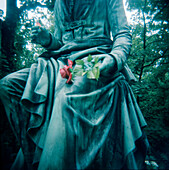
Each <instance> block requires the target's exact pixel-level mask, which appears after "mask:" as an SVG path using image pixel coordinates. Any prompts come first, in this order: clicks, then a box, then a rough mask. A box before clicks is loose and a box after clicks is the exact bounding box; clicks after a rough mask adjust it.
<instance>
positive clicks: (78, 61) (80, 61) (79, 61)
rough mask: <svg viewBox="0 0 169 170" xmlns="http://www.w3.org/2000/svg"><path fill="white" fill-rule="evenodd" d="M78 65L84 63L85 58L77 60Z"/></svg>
mask: <svg viewBox="0 0 169 170" xmlns="http://www.w3.org/2000/svg"><path fill="white" fill-rule="evenodd" d="M75 62H76V64H77V65H84V61H83V60H76V61H75Z"/></svg>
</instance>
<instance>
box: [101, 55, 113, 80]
mask: <svg viewBox="0 0 169 170" xmlns="http://www.w3.org/2000/svg"><path fill="white" fill-rule="evenodd" d="M99 59H100V60H101V61H102V62H101V65H100V66H99V68H100V74H101V75H103V76H105V77H109V76H110V75H112V74H114V72H115V71H116V60H115V59H114V57H113V56H111V55H109V54H101V55H100V57H99Z"/></svg>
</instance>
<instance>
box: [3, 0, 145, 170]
mask: <svg viewBox="0 0 169 170" xmlns="http://www.w3.org/2000/svg"><path fill="white" fill-rule="evenodd" d="M68 2H69V3H68ZM56 4H57V5H55V15H56V16H57V17H56V26H55V33H54V35H53V36H52V42H51V44H50V45H49V46H48V47H46V49H47V50H48V52H46V53H44V54H42V55H41V56H40V57H39V58H38V61H37V63H34V64H32V66H31V67H30V68H28V69H23V70H20V71H18V72H15V73H12V74H10V75H8V76H7V77H5V78H4V79H2V80H1V87H2V90H1V98H2V101H3V102H4V105H5V109H6V112H7V116H8V118H9V121H10V124H11V126H12V128H13V130H14V132H15V135H16V137H17V138H18V141H19V142H20V145H21V150H20V151H19V153H18V156H17V159H16V161H15V163H14V165H13V168H14V169H19V168H20V167H22V168H23V167H24V168H25V166H27V167H28V169H33V167H34V168H35V167H36V168H37V167H38V168H39V169H40V170H41V169H42V170H44V169H54V170H55V169H85V168H91V169H92V168H95V169H98V168H100V169H103V168H104V169H121V168H125V169H128V168H129V169H137V168H141V167H142V165H143V162H144V157H145V154H146V151H147V147H148V142H147V139H146V137H145V135H144V134H143V132H142V128H143V127H145V126H146V122H145V120H144V118H143V116H142V113H141V111H140V109H139V107H138V105H137V103H136V100H135V98H134V95H133V93H132V90H131V88H130V86H129V84H128V83H127V81H126V80H128V81H130V80H134V79H135V78H134V76H133V75H132V73H131V71H130V69H129V68H128V66H127V64H126V59H127V55H128V54H129V52H130V47H131V35H130V33H129V28H128V26H127V22H126V17H125V13H124V9H123V4H122V0H76V1H72V0H71V1H66V0H56ZM110 32H111V34H110ZM111 39H113V41H112V40H111ZM89 54H91V55H92V56H95V55H97V54H99V55H100V54H102V55H104V54H109V55H110V56H111V57H114V59H115V61H116V65H115V68H114V71H113V72H112V73H111V75H110V74H108V75H107V76H102V75H101V76H100V79H99V80H98V81H97V80H91V79H90V80H89V79H87V78H86V76H83V77H75V79H74V82H73V83H72V84H66V79H63V78H62V77H61V75H60V73H59V69H61V68H63V66H64V65H67V59H70V60H72V61H75V60H76V59H83V60H84V61H85V59H86V58H87V57H88V55H89ZM23 162H24V164H23Z"/></svg>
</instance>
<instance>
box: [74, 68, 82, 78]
mask: <svg viewBox="0 0 169 170" xmlns="http://www.w3.org/2000/svg"><path fill="white" fill-rule="evenodd" d="M83 73H84V72H83V70H82V69H81V70H79V71H78V72H75V73H74V74H73V75H74V76H83Z"/></svg>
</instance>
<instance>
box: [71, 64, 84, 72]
mask: <svg viewBox="0 0 169 170" xmlns="http://www.w3.org/2000/svg"><path fill="white" fill-rule="evenodd" d="M80 70H83V66H82V65H76V66H75V68H74V70H73V73H76V72H79V71H80Z"/></svg>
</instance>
